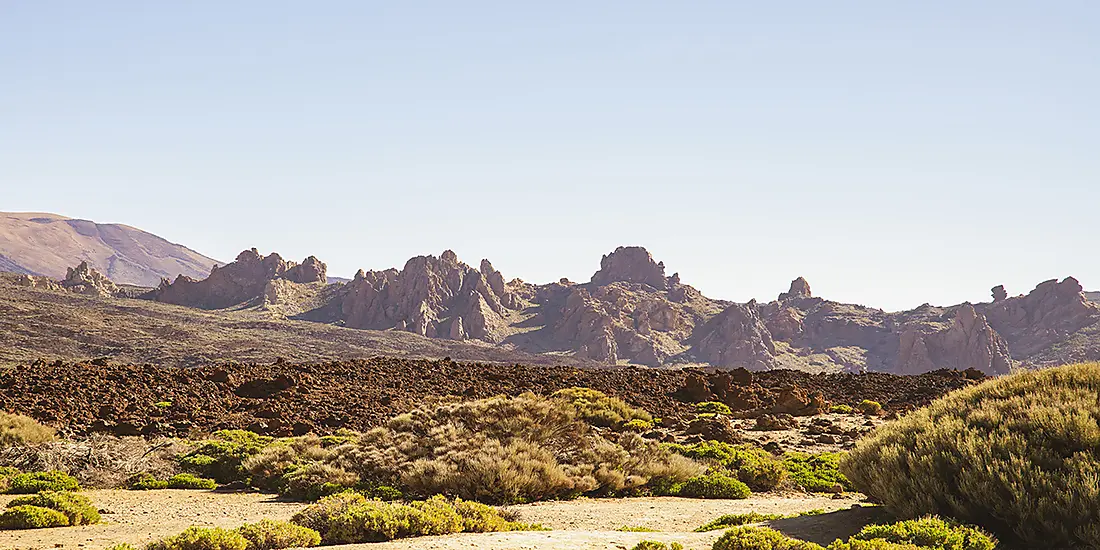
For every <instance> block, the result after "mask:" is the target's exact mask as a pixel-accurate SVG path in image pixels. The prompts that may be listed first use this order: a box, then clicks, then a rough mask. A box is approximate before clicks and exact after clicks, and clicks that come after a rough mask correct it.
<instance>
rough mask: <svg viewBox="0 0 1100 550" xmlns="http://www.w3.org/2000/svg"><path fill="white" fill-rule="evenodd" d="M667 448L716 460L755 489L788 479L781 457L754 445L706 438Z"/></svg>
mask: <svg viewBox="0 0 1100 550" xmlns="http://www.w3.org/2000/svg"><path fill="white" fill-rule="evenodd" d="M667 448H668V449H669V450H671V451H673V452H675V453H678V454H681V455H683V456H686V457H689V458H693V459H696V460H706V461H712V462H714V463H717V464H719V465H720V466H722V468H724V469H726V470H729V471H730V472H731V473H733V474H734V475H736V476H737V479H739V480H741V482H742V483H744V484H746V485H748V486H749V488H751V489H752V490H754V491H770V490H772V489H775V488H776V487H778V486H779V485H780V484H781V483H783V481H784V480H785V479H786V478H787V469H786V467H785V466H784V465H783V463H782V462H781V461H780V460H779V459H777V458H775V457H774V456H772V454H771V453H769V452H768V451H765V450H764V449H761V448H760V447H756V446H753V445H732V444H729V443H723V442H720V441H704V442H701V443H696V444H693V445H679V444H670V445H667Z"/></svg>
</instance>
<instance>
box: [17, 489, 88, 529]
mask: <svg viewBox="0 0 1100 550" xmlns="http://www.w3.org/2000/svg"><path fill="white" fill-rule="evenodd" d="M99 519H100V518H99V511H98V510H96V508H95V507H94V506H92V503H91V501H89V500H88V497H86V496H83V495H78V494H75V493H70V492H59V491H42V492H41V493H38V494H36V495H28V496H24V497H19V498H16V499H13V500H12V501H11V502H9V503H8V505H7V509H6V510H4V513H3V514H0V529H43V528H47V527H67V526H70V525H91V524H93V523H99Z"/></svg>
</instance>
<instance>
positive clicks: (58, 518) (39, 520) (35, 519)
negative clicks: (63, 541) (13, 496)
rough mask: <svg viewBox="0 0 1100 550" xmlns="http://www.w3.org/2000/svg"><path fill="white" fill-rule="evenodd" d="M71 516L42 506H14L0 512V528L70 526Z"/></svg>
mask: <svg viewBox="0 0 1100 550" xmlns="http://www.w3.org/2000/svg"><path fill="white" fill-rule="evenodd" d="M68 526H69V518H68V517H66V516H65V514H62V513H61V512H58V511H57V510H53V509H50V508H43V507H41V506H13V507H11V508H8V509H7V510H4V513H3V514H0V529H46V528H49V527H68Z"/></svg>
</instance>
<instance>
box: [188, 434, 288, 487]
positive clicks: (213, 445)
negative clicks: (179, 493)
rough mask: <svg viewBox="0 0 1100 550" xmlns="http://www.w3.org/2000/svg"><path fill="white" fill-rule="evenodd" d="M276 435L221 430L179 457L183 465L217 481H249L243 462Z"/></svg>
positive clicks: (259, 450) (256, 453)
mask: <svg viewBox="0 0 1100 550" xmlns="http://www.w3.org/2000/svg"><path fill="white" fill-rule="evenodd" d="M272 441H274V438H271V437H267V436H262V435H259V434H255V433H252V432H249V431H245V430H219V431H217V432H214V434H213V436H212V439H210V440H207V441H204V442H203V443H202V444H201V445H199V447H198V448H197V449H195V450H193V451H191V452H189V453H187V454H185V455H183V456H181V457H180V458H179V464H180V467H181V468H183V469H185V470H189V471H192V472H194V473H197V474H199V475H201V476H203V477H208V478H213V479H214V480H215V481H217V482H218V483H231V482H234V481H243V482H246V483H247V482H249V481H250V477H249V475H248V472H247V471H246V470H245V468H244V461H245V460H248V459H249V458H251V457H253V456H256V455H258V454H260V452H261V451H263V449H264V447H266V446H268V445H270V444H271V443H272Z"/></svg>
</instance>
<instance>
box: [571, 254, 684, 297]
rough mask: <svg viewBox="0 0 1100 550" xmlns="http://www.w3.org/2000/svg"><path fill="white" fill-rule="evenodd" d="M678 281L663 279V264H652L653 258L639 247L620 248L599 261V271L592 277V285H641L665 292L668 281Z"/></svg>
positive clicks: (675, 276) (674, 276) (677, 276)
mask: <svg viewBox="0 0 1100 550" xmlns="http://www.w3.org/2000/svg"><path fill="white" fill-rule="evenodd" d="M672 278H674V279H675V281H676V282H679V281H680V276H679V275H678V274H677V275H673V276H672V277H669V278H666V277H665V264H664V262H659V263H658V262H654V261H653V256H652V255H650V253H649V252H648V251H647V250H646V249H644V248H642V247H640V246H620V247H619V248H616V249H615V251H614V252H612V253H611V254H605V255H604V257H603V259H602V260H600V270H599V271H597V272H596V274H595V275H592V284H593V285H596V286H603V285H607V284H610V283H615V282H624V283H641V284H646V285H649V286H651V287H653V288H655V289H657V290H666V289H668V287H669V283H670V281H669V279H672Z"/></svg>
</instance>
